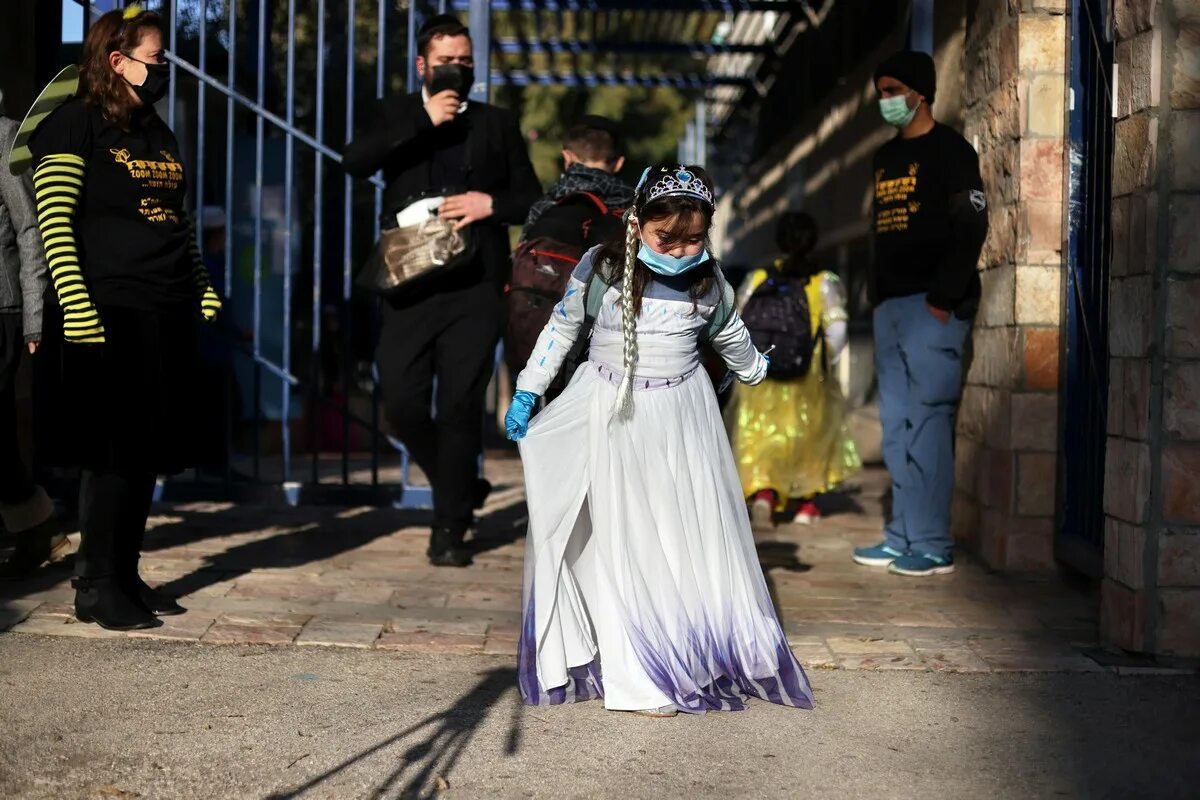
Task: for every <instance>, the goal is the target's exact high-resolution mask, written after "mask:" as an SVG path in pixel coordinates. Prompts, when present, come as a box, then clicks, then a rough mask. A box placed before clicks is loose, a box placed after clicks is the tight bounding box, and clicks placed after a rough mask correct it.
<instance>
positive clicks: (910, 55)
mask: <svg viewBox="0 0 1200 800" xmlns="http://www.w3.org/2000/svg"><path fill="white" fill-rule="evenodd" d="M884 76H886V77H889V78H895V79H896V80H898V81H900V82H901V83H903V84H904V85H905V86H907V87H908V88H910V89H913V90H914V91H916V92H917V93H918V94H922V95H924V96H925V99H926V100H927V101H928V102H929V104H930V105H933V96H934V94H936V93H937V73H936V72H935V71H934V67H933V59H932V58H931V57H930V56H929V54H928V53H921V52H919V51H916V50H901V51H900V52H899V53H896V54H895V55H892V56H889V57H888V58H886V59H884V61H883V63H882V64H880V65H879V68H878V69H877V70H875V83H876V84H878V83H879V79H880V78H882V77H884Z"/></svg>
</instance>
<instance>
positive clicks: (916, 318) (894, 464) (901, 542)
mask: <svg viewBox="0 0 1200 800" xmlns="http://www.w3.org/2000/svg"><path fill="white" fill-rule="evenodd" d="M970 330H971V323H970V322H969V321H966V320H961V319H958V318H957V317H955V316H953V315H951V317H950V320H949V321H948V322H946V323H942V322H939V321H938V320H937V319H936V318H935V317H934V316H933V315H932V314H930V313H929V310H928V309H927V308H926V306H925V295H923V294H919V295H910V296H908V297H897V298H893V299H891V300H886V301H884V302H883V303H881V304H880V305H879V307H878V308H877V309H876V310H875V371H876V373H877V375H878V378H879V418H880V422H881V423H882V426H883V460H884V463H885V464H887V468H888V472H890V473H891V476H892V518H891V520H890V521H889V522H888V524H887V527H886V528H885V529H884V538H885V540H886V543H887V544H888V545H889V546H891V547H893V548H895V549H896V550H900V551H912V552H914V553H920V554H923V555H934V556H941V557H943V558H948V557H949V556H950V554H951V551H952V550H953V549H954V541H953V539H952V538H951V536H950V501H951V498H952V497H953V494H954V414H955V411H956V410H957V408H958V400H959V396H960V394H961V391H962V354H963V345H964V344H965V342H966V339H967V334H968V333H970Z"/></svg>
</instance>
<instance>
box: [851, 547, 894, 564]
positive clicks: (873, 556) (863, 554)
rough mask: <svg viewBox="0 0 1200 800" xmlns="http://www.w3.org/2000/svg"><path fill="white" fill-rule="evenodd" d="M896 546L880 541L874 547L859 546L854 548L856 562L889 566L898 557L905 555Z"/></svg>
mask: <svg viewBox="0 0 1200 800" xmlns="http://www.w3.org/2000/svg"><path fill="white" fill-rule="evenodd" d="M903 555H904V553H901V552H900V551H899V550H897V549H895V548H894V547H888V546H887V545H886V544H883V543H880V544H877V545H875V546H874V547H859V548H856V549H855V550H854V563H855V564H862V565H863V566H864V567H889V566H891V564H892V562H893V561H895V560H896V559H897V558H900V557H901V556H903Z"/></svg>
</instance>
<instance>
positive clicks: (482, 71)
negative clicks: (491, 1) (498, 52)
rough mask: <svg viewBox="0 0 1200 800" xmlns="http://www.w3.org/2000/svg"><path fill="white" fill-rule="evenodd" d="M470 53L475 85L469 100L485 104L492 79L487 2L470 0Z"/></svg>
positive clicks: (489, 20) (490, 35) (490, 18)
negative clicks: (473, 63) (473, 64)
mask: <svg viewBox="0 0 1200 800" xmlns="http://www.w3.org/2000/svg"><path fill="white" fill-rule="evenodd" d="M470 13H471V16H470V17H469V22H470V25H469V27H470V29H471V42H472V51H473V53H472V54H473V55H474V57H475V75H476V79H475V85H474V86H472V87H471V99H472V100H476V101H478V102H481V103H486V102H487V101H488V98H489V96H490V92H489V89H490V87H491V78H492V12H491V10H490V9H489V8H488V2H487V0H471V6H470Z"/></svg>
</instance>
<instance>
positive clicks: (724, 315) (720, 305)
mask: <svg viewBox="0 0 1200 800" xmlns="http://www.w3.org/2000/svg"><path fill="white" fill-rule="evenodd" d="M717 276H718V280H720V282H721V299H720V300H719V301H718V302H717V308H716V310H715V311H714V312H713V315H712V319H710V320H709V321H708V326H707V327H706V328H705V329H704V332H703V333H701V334H700V341H701V342H702V343H704V342H711V341H712V340H713V338H714V337H715V336H716V335H717V334H718V333H720V332H721V329H722V328H724V327H725V323H727V322H729V318H730V317H732V316H733V312H734V309H735V308H737V296H736V292H735V291H734V289H733V286H732V284H730V283H729V281H727V280H725V276H724V274H722V273H721V271H720V270H719V269H718V270H717Z"/></svg>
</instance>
